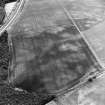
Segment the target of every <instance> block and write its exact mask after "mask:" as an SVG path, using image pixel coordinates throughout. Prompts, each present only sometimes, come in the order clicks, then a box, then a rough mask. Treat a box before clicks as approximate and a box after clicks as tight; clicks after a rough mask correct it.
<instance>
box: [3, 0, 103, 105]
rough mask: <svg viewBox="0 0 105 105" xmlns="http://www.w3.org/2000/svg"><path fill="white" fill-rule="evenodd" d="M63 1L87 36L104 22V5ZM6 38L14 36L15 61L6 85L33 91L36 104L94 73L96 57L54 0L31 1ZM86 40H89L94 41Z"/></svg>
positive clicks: (91, 1)
mask: <svg viewBox="0 0 105 105" xmlns="http://www.w3.org/2000/svg"><path fill="white" fill-rule="evenodd" d="M62 2H63V4H64V7H65V8H66V9H67V11H68V12H70V13H71V14H72V16H73V18H74V20H75V22H76V24H77V26H78V27H79V28H80V30H81V31H83V32H84V33H85V35H87V33H86V32H88V30H91V29H92V28H93V27H94V26H95V25H98V23H100V22H102V21H103V20H104V9H105V7H104V6H105V5H104V1H102V0H101V1H96V0H78V1H77V0H68V1H67V0H62ZM94 30H95V29H94ZM89 32H90V33H91V31H89ZM88 34H89V33H88ZM8 35H11V37H12V38H11V39H12V41H13V47H14V51H15V58H16V59H15V62H14V64H15V67H14V68H13V69H12V70H10V77H9V80H10V81H11V83H12V84H13V85H14V86H15V87H19V88H22V89H24V90H27V91H28V92H32V94H31V95H32V97H35V96H34V95H33V94H38V95H37V98H38V97H39V98H38V100H40V97H43V96H44V94H45V95H46V96H45V97H43V99H45V98H46V99H47V96H48V94H50V93H56V94H58V93H60V92H61V91H63V90H64V89H67V88H71V87H72V86H74V85H76V84H78V83H79V82H80V79H81V78H82V77H83V76H84V75H85V74H86V73H88V72H91V71H97V70H98V67H97V62H96V61H95V58H94V55H92V53H91V51H90V50H89V48H88V46H87V45H86V43H85V42H84V40H83V38H82V37H81V35H80V33H79V31H78V30H77V29H76V27H75V26H74V24H73V23H72V21H71V20H70V19H69V18H68V17H67V15H66V14H65V12H64V9H63V8H61V6H60V5H59V4H58V2H57V1H56V0H51V1H50V2H49V1H48V0H43V1H42V0H29V1H28V3H27V4H26V6H25V8H24V10H23V13H22V15H21V16H20V17H19V18H18V19H17V21H16V22H15V23H14V24H13V26H11V29H9V30H8ZM89 35H90V36H89V38H90V39H91V37H92V38H93V36H94V35H93V36H91V35H92V34H89ZM86 37H87V38H88V35H87V36H86ZM89 38H88V39H89ZM90 39H89V40H90ZM100 40H101V39H100ZM91 43H92V39H91ZM94 43H95V42H94V41H93V43H92V45H93V47H94ZM7 46H8V45H7ZM3 52H4V51H3ZM98 54H99V53H98ZM6 55H7V54H6ZM4 58H5V57H4ZM8 59H9V58H8ZM14 92H15V91H14ZM19 93H20V92H19ZM9 94H10V93H9ZM20 94H21V93H20ZM27 94H30V93H27ZM27 94H26V96H27ZM56 94H55V95H56ZM37 98H35V99H34V100H37ZM43 99H42V100H43ZM30 100H31V98H30ZM18 102H19V100H18ZM40 102H41V100H40ZM4 105H5V104H4ZM10 105H12V104H10ZM19 105H22V104H19ZM27 105H28V104H27ZM32 105H33V104H32ZM36 105H38V103H37V104H36ZM39 105H40V104H39ZM41 105H42V104H41Z"/></svg>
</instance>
